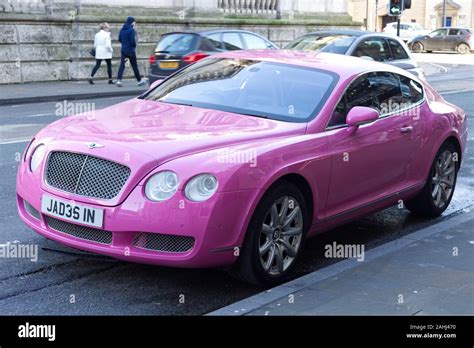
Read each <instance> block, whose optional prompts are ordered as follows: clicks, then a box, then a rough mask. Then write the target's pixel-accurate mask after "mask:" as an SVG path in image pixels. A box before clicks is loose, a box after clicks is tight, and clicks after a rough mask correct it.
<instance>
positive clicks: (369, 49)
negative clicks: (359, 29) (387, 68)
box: [353, 37, 390, 62]
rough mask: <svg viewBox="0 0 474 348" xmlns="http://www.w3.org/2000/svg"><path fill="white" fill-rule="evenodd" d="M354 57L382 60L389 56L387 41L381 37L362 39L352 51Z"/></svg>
mask: <svg viewBox="0 0 474 348" xmlns="http://www.w3.org/2000/svg"><path fill="white" fill-rule="evenodd" d="M353 55H354V56H356V57H364V56H366V57H370V58H372V59H373V60H375V61H377V62H383V61H386V60H388V59H389V58H390V51H389V48H388V45H387V42H386V41H385V39H383V38H378V37H374V38H370V39H366V40H364V41H362V42H361V43H360V44H359V46H357V49H356V50H355V52H354V53H353Z"/></svg>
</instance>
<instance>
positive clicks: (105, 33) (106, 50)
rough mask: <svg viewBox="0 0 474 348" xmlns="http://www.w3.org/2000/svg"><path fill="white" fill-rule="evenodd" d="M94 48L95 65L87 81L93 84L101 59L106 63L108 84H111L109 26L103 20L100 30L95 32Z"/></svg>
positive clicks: (111, 50) (111, 51)
mask: <svg viewBox="0 0 474 348" xmlns="http://www.w3.org/2000/svg"><path fill="white" fill-rule="evenodd" d="M94 49H95V66H94V68H93V69H92V72H91V77H90V78H89V83H90V84H91V85H93V84H94V80H93V78H94V75H95V74H96V72H97V70H99V68H100V64H101V63H102V60H105V62H106V63H107V75H108V76H109V84H110V85H111V84H113V83H114V82H113V81H112V53H113V49H112V41H111V40H110V26H109V24H108V23H106V22H103V23H101V24H100V31H99V32H98V33H97V34H95V37H94Z"/></svg>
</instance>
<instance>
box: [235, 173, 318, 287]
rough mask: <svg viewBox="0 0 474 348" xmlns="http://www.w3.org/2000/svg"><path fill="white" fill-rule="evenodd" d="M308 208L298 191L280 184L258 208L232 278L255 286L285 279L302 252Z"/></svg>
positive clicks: (290, 186) (287, 183)
mask: <svg viewBox="0 0 474 348" xmlns="http://www.w3.org/2000/svg"><path fill="white" fill-rule="evenodd" d="M308 223H309V219H308V211H307V205H306V202H305V199H304V196H303V194H302V193H301V191H300V190H299V189H298V187H296V186H295V185H294V184H292V183H290V182H283V183H281V184H279V185H278V186H276V187H273V188H272V189H270V191H268V192H267V193H266V194H265V195H264V197H263V198H262V200H261V201H260V203H259V204H258V206H257V208H256V210H255V212H254V214H253V216H252V219H251V221H250V224H249V227H248V229H247V233H246V237H245V241H244V244H243V246H242V249H241V252H240V256H239V259H238V261H237V263H236V265H235V267H234V270H233V272H232V273H233V274H234V275H236V276H237V277H238V278H239V279H241V280H244V281H247V282H249V283H253V284H256V285H276V284H278V283H281V282H283V281H285V280H287V279H288V277H289V275H290V274H291V271H292V270H293V268H294V266H295V263H296V261H297V259H298V257H299V255H300V253H301V250H302V249H303V245H304V239H305V235H306V231H307V229H308Z"/></svg>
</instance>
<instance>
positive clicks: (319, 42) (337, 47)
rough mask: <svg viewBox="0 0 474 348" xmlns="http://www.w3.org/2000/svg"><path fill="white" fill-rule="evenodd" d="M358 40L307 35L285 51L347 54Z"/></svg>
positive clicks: (292, 43) (290, 44)
mask: <svg viewBox="0 0 474 348" xmlns="http://www.w3.org/2000/svg"><path fill="white" fill-rule="evenodd" d="M355 39H356V38H355V37H354V36H349V35H306V36H303V37H300V38H299V39H296V40H295V41H293V42H291V43H289V44H288V45H287V46H286V47H285V49H290V50H304V51H321V52H328V53H338V54H345V53H346V52H347V50H348V49H349V47H350V46H351V45H352V43H353V42H354V40H355Z"/></svg>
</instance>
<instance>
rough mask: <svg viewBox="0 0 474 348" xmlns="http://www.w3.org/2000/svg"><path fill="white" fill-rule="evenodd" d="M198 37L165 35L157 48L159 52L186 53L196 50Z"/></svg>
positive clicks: (177, 34)
mask: <svg viewBox="0 0 474 348" xmlns="http://www.w3.org/2000/svg"><path fill="white" fill-rule="evenodd" d="M197 40H198V36H197V35H194V34H186V33H176V34H168V35H163V36H162V37H161V39H160V41H159V42H158V45H157V46H156V51H157V52H163V53H173V54H174V53H184V52H189V51H192V50H193V49H194V47H195V46H196V42H197Z"/></svg>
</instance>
